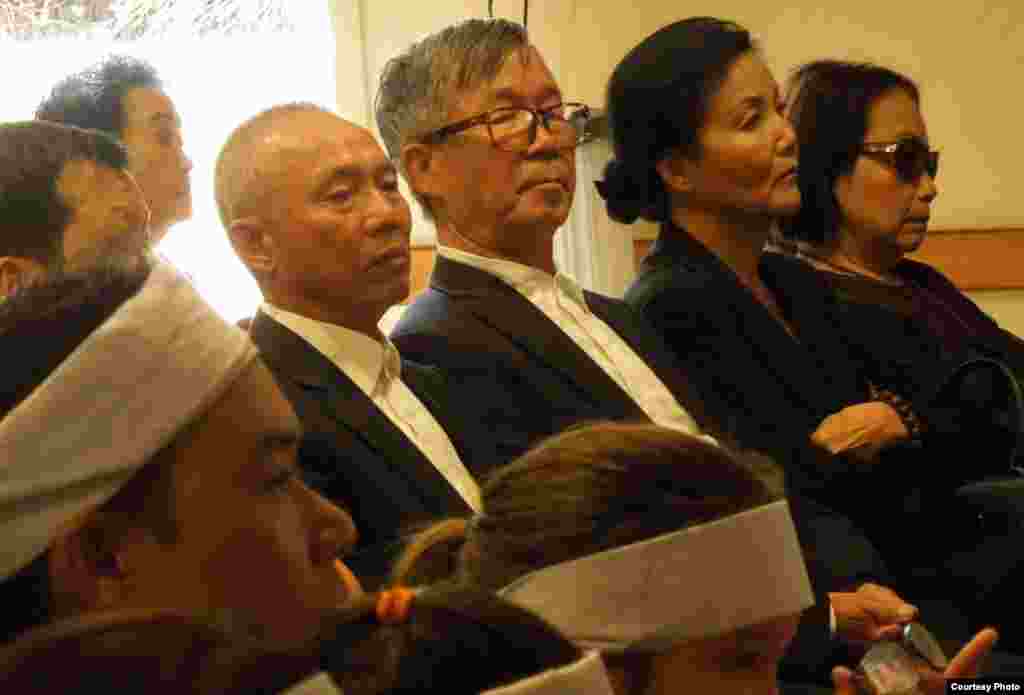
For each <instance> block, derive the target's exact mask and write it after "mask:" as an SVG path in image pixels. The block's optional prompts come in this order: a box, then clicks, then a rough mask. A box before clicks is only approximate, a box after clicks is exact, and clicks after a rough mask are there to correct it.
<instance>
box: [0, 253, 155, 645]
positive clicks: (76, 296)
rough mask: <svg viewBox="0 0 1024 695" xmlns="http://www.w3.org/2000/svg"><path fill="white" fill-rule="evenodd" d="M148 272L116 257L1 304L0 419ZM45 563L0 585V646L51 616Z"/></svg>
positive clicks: (46, 555)
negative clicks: (11, 363)
mask: <svg viewBox="0 0 1024 695" xmlns="http://www.w3.org/2000/svg"><path fill="white" fill-rule="evenodd" d="M150 267H151V266H150V265H149V263H148V261H145V260H144V259H139V262H138V263H137V264H130V263H127V262H126V261H124V260H123V259H118V260H117V261H116V262H115V261H111V263H110V264H109V265H105V266H103V267H102V268H93V269H89V270H84V271H81V272H76V273H70V274H56V275H53V276H50V277H48V278H47V280H46V281H44V282H43V283H40V284H38V285H31V286H29V287H26V288H23V289H22V290H20V291H19V292H16V293H15V294H14V295H12V296H11V297H10V298H9V299H7V300H6V301H4V302H2V303H0V353H2V354H4V355H11V356H17V358H18V364H17V368H13V369H5V370H3V371H2V372H0V420H2V419H3V418H4V417H5V416H6V415H7V414H8V413H9V412H10V411H11V410H13V409H14V408H15V407H17V405H18V404H19V403H20V402H21V401H22V400H24V399H25V398H26V397H27V396H28V395H29V394H30V393H31V392H32V391H33V390H35V388H36V387H38V386H39V385H40V384H41V383H43V381H45V380H46V378H47V377H48V376H50V374H51V373H52V372H53V371H54V370H56V369H57V367H58V366H59V365H60V364H61V363H62V362H63V361H64V360H65V359H67V357H68V356H69V355H70V354H71V353H72V352H73V351H74V350H75V349H76V348H77V347H78V346H79V345H80V344H81V343H82V341H83V340H85V338H86V337H87V336H88V335H89V334H90V333H92V332H93V331H94V330H96V328H98V327H99V326H100V324H102V323H103V322H104V321H105V320H106V319H107V318H109V317H110V316H111V315H112V314H113V313H114V312H115V311H116V310H117V308H118V307H120V306H121V304H123V303H124V302H125V301H127V300H128V299H129V298H130V297H132V296H134V295H135V294H136V293H137V292H138V291H139V289H140V288H141V287H142V285H143V283H145V281H146V278H147V277H148V275H149V272H150ZM130 482H134V479H133V480H132V481H130ZM122 489H125V488H122ZM113 499H115V500H116V499H117V496H115V497H114V498H113ZM49 565H50V561H49V552H46V553H43V554H42V555H40V556H39V557H37V558H35V559H34V560H33V561H32V562H31V563H29V564H28V565H27V566H26V567H24V568H22V569H21V570H20V571H18V572H17V573H16V574H14V575H13V576H11V577H8V578H6V579H3V580H2V581H0V604H2V605H3V606H4V611H3V618H2V619H0V643H2V642H4V641H8V640H10V639H12V638H14V637H15V636H17V635H18V634H20V633H21V632H23V631H25V630H27V629H29V628H31V627H35V626H37V625H41V624H44V623H46V622H49V621H50V619H51V618H52V615H53V613H52V609H53V607H52V592H51V584H50V574H49Z"/></svg>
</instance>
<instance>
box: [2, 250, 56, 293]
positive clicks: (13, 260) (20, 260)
mask: <svg viewBox="0 0 1024 695" xmlns="http://www.w3.org/2000/svg"><path fill="white" fill-rule="evenodd" d="M45 274H46V267H45V266H44V265H43V264H42V263H40V262H39V261H37V260H35V259H32V258H24V257H22V256H0V299H3V298H4V297H9V296H11V295H12V294H14V293H15V292H17V291H18V290H19V289H21V288H22V287H25V286H26V285H28V284H30V283H32V282H34V281H35V280H38V279H39V278H41V277H42V276H43V275H45Z"/></svg>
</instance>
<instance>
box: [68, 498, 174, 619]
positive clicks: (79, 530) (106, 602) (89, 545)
mask: <svg viewBox="0 0 1024 695" xmlns="http://www.w3.org/2000/svg"><path fill="white" fill-rule="evenodd" d="M146 535H147V534H146V532H145V531H144V530H142V529H141V528H132V529H126V530H123V531H120V532H119V531H117V530H115V528H114V525H113V524H112V523H111V522H110V519H108V518H107V517H106V516H105V515H104V514H103V513H102V512H99V511H96V512H93V513H92V514H90V515H89V517H88V518H87V519H86V520H85V521H84V523H82V524H80V525H78V526H76V527H75V528H72V529H70V530H68V531H67V532H65V533H63V534H61V535H60V536H58V537H57V539H56V540H55V541H54V542H53V544H52V545H51V548H50V558H51V560H50V576H51V578H52V580H53V586H54V598H55V600H56V601H57V604H58V610H59V611H60V612H62V613H65V614H66V613H77V612H82V611H87V610H97V609H108V608H112V607H116V606H118V605H121V604H123V603H125V602H126V601H127V599H128V598H129V596H130V595H131V594H132V585H133V583H134V580H135V571H134V570H135V568H136V565H137V563H138V562H139V561H140V557H141V555H142V554H143V553H144V552H145V547H146V546H147V545H148V544H150V543H152V542H154V541H153V540H152V539H147V537H146ZM136 551H138V552H136Z"/></svg>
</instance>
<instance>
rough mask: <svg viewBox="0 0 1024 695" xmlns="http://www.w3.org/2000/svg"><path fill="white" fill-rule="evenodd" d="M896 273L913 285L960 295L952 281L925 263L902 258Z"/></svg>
mask: <svg viewBox="0 0 1024 695" xmlns="http://www.w3.org/2000/svg"><path fill="white" fill-rule="evenodd" d="M896 272H897V273H898V274H899V275H901V276H903V277H904V278H906V279H908V280H910V281H911V282H913V283H914V284H917V285H923V286H924V287H929V288H931V289H943V290H947V291H949V292H956V293H957V294H960V290H959V289H957V287H956V285H954V284H953V281H952V280H950V279H949V278H948V277H946V276H945V275H943V274H942V273H941V272H939V271H938V270H937V269H936V268H934V267H932V266H930V265H928V264H927V263H921V262H920V261H914V260H911V259H909V258H904V259H903V260H902V261H900V262H899V264H898V265H897V266H896Z"/></svg>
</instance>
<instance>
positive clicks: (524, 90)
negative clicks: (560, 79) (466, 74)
mask: <svg viewBox="0 0 1024 695" xmlns="http://www.w3.org/2000/svg"><path fill="white" fill-rule="evenodd" d="M560 95H561V90H560V89H559V87H558V83H557V82H556V81H555V76H554V75H553V74H552V72H551V70H550V68H548V66H547V63H546V62H544V58H543V56H541V54H540V51H538V50H537V49H536V48H535V47H534V46H523V47H521V48H517V49H515V50H512V51H510V52H509V54H508V55H506V56H505V61H504V63H502V66H501V69H500V70H498V74H497V75H495V76H494V78H493V79H491V80H485V81H484V82H483V83H481V84H479V85H477V86H476V87H475V88H471V89H469V90H466V91H464V92H462V93H461V94H459V95H458V96H457V98H456V102H458V103H460V104H461V105H462V106H464V107H466V106H470V107H474V106H488V105H491V104H500V103H511V102H527V103H532V102H536V101H541V100H545V99H547V98H549V97H557V96H560Z"/></svg>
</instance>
